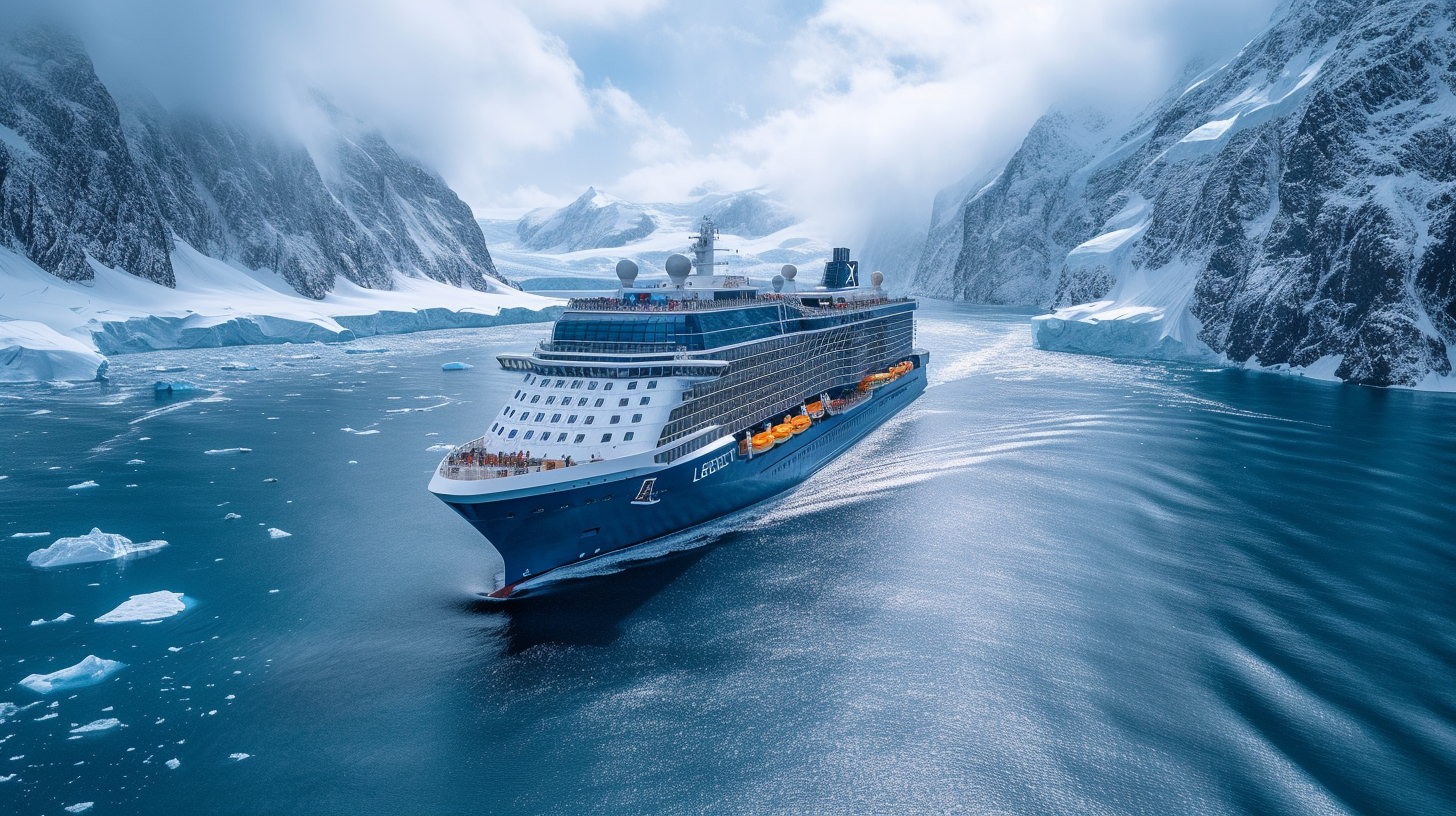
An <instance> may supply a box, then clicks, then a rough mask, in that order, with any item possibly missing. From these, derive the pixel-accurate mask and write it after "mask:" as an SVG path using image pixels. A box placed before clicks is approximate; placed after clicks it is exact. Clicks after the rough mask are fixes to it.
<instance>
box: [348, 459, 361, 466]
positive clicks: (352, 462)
mask: <svg viewBox="0 0 1456 816" xmlns="http://www.w3.org/2000/svg"><path fill="white" fill-rule="evenodd" d="M349 464H351V465H357V464H359V461H358V460H357V459H350V460H349Z"/></svg>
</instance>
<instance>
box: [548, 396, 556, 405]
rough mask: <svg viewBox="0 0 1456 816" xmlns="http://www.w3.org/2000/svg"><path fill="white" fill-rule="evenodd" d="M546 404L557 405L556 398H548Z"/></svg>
mask: <svg viewBox="0 0 1456 816" xmlns="http://www.w3.org/2000/svg"><path fill="white" fill-rule="evenodd" d="M546 404H547V405H554V404H556V398H555V397H547V398H546Z"/></svg>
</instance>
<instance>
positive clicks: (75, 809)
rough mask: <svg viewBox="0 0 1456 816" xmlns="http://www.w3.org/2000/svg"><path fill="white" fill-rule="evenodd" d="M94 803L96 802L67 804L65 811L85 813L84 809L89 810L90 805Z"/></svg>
mask: <svg viewBox="0 0 1456 816" xmlns="http://www.w3.org/2000/svg"><path fill="white" fill-rule="evenodd" d="M95 804H96V803H95V802H77V803H76V804H74V805H70V806H68V807H67V808H66V812H67V813H85V812H86V811H88V810H90V809H91V807H92V806H93V805H95Z"/></svg>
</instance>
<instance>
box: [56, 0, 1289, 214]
mask: <svg viewBox="0 0 1456 816" xmlns="http://www.w3.org/2000/svg"><path fill="white" fill-rule="evenodd" d="M51 7H52V8H54V7H55V6H54V5H52V6H51ZM1273 7H1274V1H1273V0H961V1H960V2H930V1H929V0H785V1H784V2H767V1H766V0H739V2H736V3H721V2H711V3H710V2H704V1H703V0H681V1H680V2H669V1H668V0H591V2H570V0H477V1H476V2H464V1H463V0H408V1H407V2H403V1H401V2H382V0H251V2H248V3H197V2H192V0H135V2H120V1H119V0H105V1H102V0H93V1H92V2H72V3H69V4H67V8H69V9H70V10H71V11H72V13H73V15H74V16H75V18H76V19H77V20H78V24H79V25H80V27H81V29H82V33H83V36H84V37H85V38H86V40H87V42H88V46H89V47H90V49H91V51H92V54H93V57H94V58H95V60H96V63H97V68H98V71H100V72H101V74H102V77H103V79H107V80H108V81H112V79H113V78H116V77H119V76H121V75H122V74H127V75H131V76H134V77H135V78H137V79H139V80H140V81H141V82H142V83H144V84H145V85H147V86H148V87H151V88H152V89H154V90H155V91H156V92H157V94H158V96H159V97H161V98H162V100H163V102H164V103H166V104H174V105H175V104H181V103H184V102H188V101H193V102H197V101H200V102H202V103H204V104H208V105H211V106H216V107H222V108H232V109H236V111H237V112H241V113H245V114H248V115H253V116H261V117H263V118H264V119H266V120H271V121H272V122H274V123H276V124H279V125H280V126H283V127H288V126H290V123H292V122H293V121H294V120H295V119H296V117H297V111H296V110H292V109H291V107H290V106H291V105H292V104H294V103H293V102H291V101H290V99H291V98H293V99H296V98H297V96H298V94H297V89H298V88H299V87H312V88H317V89H319V90H322V91H323V92H325V93H326V94H328V95H329V96H330V97H331V98H333V99H334V100H335V101H336V102H337V103H338V104H339V105H340V106H342V107H343V108H345V109H346V110H348V111H350V112H352V113H353V114H355V115H356V116H358V117H359V118H361V119H364V120H366V121H368V122H370V123H373V124H375V125H377V126H379V127H380V128H381V129H382V130H384V131H385V133H386V135H387V136H388V137H389V138H390V139H391V140H392V141H393V142H394V143H395V144H396V145H397V146H398V147H400V148H401V149H402V150H404V151H406V152H408V153H410V154H412V155H414V156H416V157H417V158H419V159H421V160H423V161H425V162H426V163H428V164H430V165H431V166H433V167H434V168H435V169H436V170H438V171H439V172H440V173H441V174H442V175H443V176H444V177H445V179H446V180H447V181H448V182H449V183H450V184H451V186H453V187H454V188H455V189H456V190H457V191H458V192H459V193H460V195H461V197H462V198H464V199H465V200H466V201H467V202H469V203H470V204H471V205H472V206H473V207H474V208H475V209H476V210H477V212H478V213H480V214H488V213H492V212H499V211H501V210H502V209H505V208H512V207H515V208H521V207H531V206H539V205H546V204H555V203H561V202H563V201H567V200H570V199H572V198H575V197H576V196H577V195H579V194H580V193H581V191H582V190H584V189H585V188H586V187H587V186H588V185H595V186H597V187H598V188H599V189H603V190H606V191H608V192H610V193H613V194H615V195H618V196H621V197H623V198H628V199H632V200H639V201H652V200H673V199H681V198H683V197H685V196H686V195H687V194H688V193H689V191H691V190H693V189H694V188H699V187H701V186H703V185H716V186H718V187H720V188H722V189H742V188H746V187H752V186H758V185H768V186H771V187H773V188H774V189H776V190H777V191H778V192H779V193H780V194H782V195H783V196H784V197H785V198H787V199H788V200H789V201H790V203H792V204H793V205H794V206H795V207H796V208H798V209H799V210H800V211H801V212H804V214H806V215H812V216H820V217H824V218H828V219H830V220H833V221H836V222H838V223H840V224H842V225H843V227H844V229H846V230H862V229H864V227H865V226H866V225H867V222H868V221H869V220H870V219H872V218H873V217H875V215H876V213H881V212H884V211H886V210H887V209H893V208H911V209H917V210H918V209H923V208H926V207H928V202H929V197H930V196H931V195H933V193H934V192H935V190H937V189H939V188H941V187H944V186H945V185H947V184H949V183H951V182H953V181H955V180H957V179H958V178H960V177H962V176H964V175H966V174H967V173H970V172H974V171H979V170H984V169H986V168H988V167H989V166H991V165H992V164H994V163H995V162H998V161H1001V160H1003V159H1004V158H1005V156H1006V155H1007V153H1008V152H1009V151H1011V150H1013V149H1014V148H1015V145H1016V143H1017V142H1018V141H1019V140H1020V137H1021V136H1022V135H1024V133H1025V131H1026V129H1027V127H1029V125H1030V124H1031V123H1032V122H1033V121H1034V120H1035V118H1036V117H1037V116H1038V115H1040V114H1041V113H1042V112H1044V111H1045V109H1046V108H1047V106H1048V105H1050V104H1053V103H1058V104H1072V105H1078V104H1091V105H1094V106H1100V107H1107V108H1118V109H1123V110H1128V109H1133V108H1139V107H1141V106H1142V105H1144V104H1146V103H1147V102H1149V101H1151V100H1152V99H1153V98H1154V97H1155V96H1157V95H1158V94H1160V93H1161V92H1162V91H1164V90H1165V89H1166V87H1167V84H1168V83H1169V82H1170V81H1171V79H1172V78H1173V76H1174V74H1175V73H1176V71H1177V70H1178V69H1179V68H1180V67H1181V66H1182V65H1184V64H1185V63H1186V62H1187V61H1188V60H1189V59H1191V58H1194V57H1196V56H1198V55H1205V56H1207V57H1210V58H1211V57H1214V56H1218V55H1223V56H1227V55H1230V54H1232V53H1233V52H1235V51H1237V49H1238V47H1239V46H1240V45H1242V44H1243V43H1244V42H1245V41H1247V40H1248V39H1249V38H1250V37H1251V36H1253V35H1254V34H1255V33H1257V32H1258V31H1259V30H1260V29H1261V28H1263V27H1264V25H1265V24H1266V23H1267V20H1268V18H1269V15H1270V12H1271V11H1272V9H1273ZM927 214H928V211H927Z"/></svg>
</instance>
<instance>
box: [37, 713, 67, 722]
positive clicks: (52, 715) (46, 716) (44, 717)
mask: <svg viewBox="0 0 1456 816" xmlns="http://www.w3.org/2000/svg"><path fill="white" fill-rule="evenodd" d="M59 716H61V715H59V714H57V713H56V712H54V711H52V712H51V713H49V714H42V715H40V716H39V717H36V718H35V722H41V721H43V720H50V719H54V718H56V717H59Z"/></svg>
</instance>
